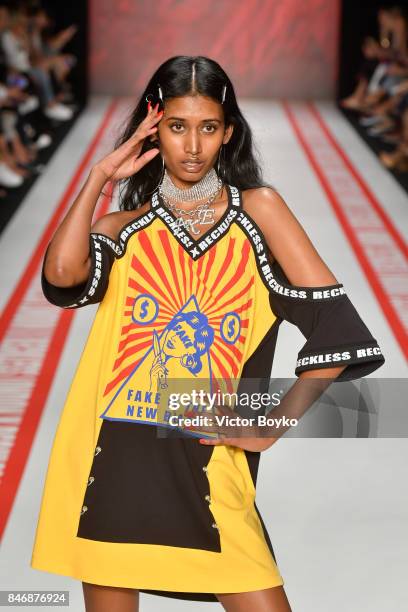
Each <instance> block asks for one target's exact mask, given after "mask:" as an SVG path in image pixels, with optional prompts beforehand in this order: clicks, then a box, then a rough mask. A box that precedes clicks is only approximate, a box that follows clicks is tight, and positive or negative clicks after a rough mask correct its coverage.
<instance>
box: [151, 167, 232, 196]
mask: <svg viewBox="0 0 408 612" xmlns="http://www.w3.org/2000/svg"><path fill="white" fill-rule="evenodd" d="M221 186H222V180H221V179H220V178H219V177H218V175H217V173H216V171H215V170H214V168H211V170H209V171H208V172H207V174H206V175H205V176H203V178H202V179H200V180H199V181H198V182H197V183H195V185H193V186H192V187H188V188H187V189H180V188H179V187H176V185H175V184H174V183H173V181H172V180H171V178H170V176H169V175H168V173H167V169H165V171H164V176H163V180H162V182H161V184H160V186H159V191H160V195H162V196H165V197H166V198H167V200H175V201H176V202H198V201H200V200H204V199H205V198H210V197H211V196H213V195H215V194H216V193H218V191H219V190H220V188H221Z"/></svg>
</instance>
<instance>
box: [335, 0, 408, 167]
mask: <svg viewBox="0 0 408 612" xmlns="http://www.w3.org/2000/svg"><path fill="white" fill-rule="evenodd" d="M377 19H378V30H379V40H376V39H374V38H372V37H367V38H365V39H364V40H363V43H362V52H363V60H362V62H361V64H360V67H359V70H358V73H357V75H356V81H357V83H356V87H355V89H354V91H353V92H352V94H351V95H350V96H348V97H347V98H344V99H342V100H340V104H341V106H342V107H343V108H345V109H348V110H353V111H356V112H357V113H359V114H360V115H361V116H360V118H359V123H360V125H362V126H364V127H365V128H366V129H367V133H368V134H369V135H370V136H372V137H375V138H379V139H380V140H381V141H382V142H384V143H388V144H392V145H394V150H393V151H386V150H383V151H381V152H380V153H379V157H380V159H381V161H382V163H383V164H384V165H385V166H386V167H387V168H392V169H394V170H397V171H400V172H407V171H408V13H407V9H406V8H405V7H404V6H402V5H396V6H386V7H382V8H381V9H379V10H378V13H377Z"/></svg>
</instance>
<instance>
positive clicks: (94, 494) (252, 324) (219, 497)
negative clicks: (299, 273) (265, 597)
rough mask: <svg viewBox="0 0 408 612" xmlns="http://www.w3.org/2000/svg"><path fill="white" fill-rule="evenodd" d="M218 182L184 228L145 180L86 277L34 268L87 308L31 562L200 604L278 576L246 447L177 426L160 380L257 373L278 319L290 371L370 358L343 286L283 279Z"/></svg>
mask: <svg viewBox="0 0 408 612" xmlns="http://www.w3.org/2000/svg"><path fill="white" fill-rule="evenodd" d="M227 191H228V207H227V209H226V211H225V213H224V215H223V216H222V217H221V218H220V220H219V221H218V222H217V223H216V224H215V225H213V226H211V228H210V229H209V230H208V231H207V232H206V233H205V234H204V235H202V236H200V238H199V239H198V240H194V239H193V237H192V236H191V235H190V234H189V233H188V232H187V231H186V230H183V229H181V228H180V227H178V225H177V222H176V219H175V218H174V217H173V216H172V215H171V213H170V212H169V210H168V209H167V208H166V207H165V206H164V203H163V201H162V199H161V197H160V194H159V192H158V190H156V191H155V193H154V194H153V196H152V200H151V207H150V209H149V211H148V212H147V213H145V214H144V215H142V216H139V217H138V218H137V219H136V220H135V221H134V222H132V223H128V224H127V225H126V226H125V227H123V229H122V230H121V232H120V235H119V238H118V242H116V241H114V240H112V239H111V238H109V237H108V236H105V235H104V234H97V233H92V234H91V235H90V250H91V256H92V270H91V273H90V276H89V279H88V280H87V281H86V282H85V283H82V284H80V285H77V286H75V287H69V288H59V287H56V286H53V285H52V284H50V283H49V282H48V281H47V280H46V279H45V276H44V272H43V274H42V288H43V292H44V295H45V296H46V298H47V299H48V300H49V301H50V302H51V303H52V304H55V305H57V306H61V307H63V308H80V307H83V306H86V305H87V304H91V303H97V302H100V304H99V307H98V310H97V312H96V315H95V319H94V321H93V324H92V328H91V330H90V333H89V336H88V339H87V342H86V345H85V347H84V350H83V352H82V355H81V358H80V361H79V363H78V366H77V369H76V372H75V376H74V379H73V381H72V383H71V386H70V389H69V392H68V395H67V397H66V400H65V405H64V408H63V411H62V415H61V418H60V421H59V425H58V428H57V431H56V435H55V439H54V444H53V447H52V451H51V456H50V460H49V465H48V470H47V474H46V480H45V486H44V492H43V498H42V502H41V510H40V515H39V518H38V525H37V531H36V537H35V543H34V548H33V554H32V559H31V567H33V568H35V569H38V570H44V571H47V572H54V573H58V574H63V575H67V576H71V577H73V578H76V579H78V580H82V581H85V582H91V583H94V584H101V585H111V586H119V587H128V588H136V589H139V590H140V591H143V592H149V593H155V594H158V595H165V596H169V597H178V598H182V599H191V600H202V601H217V598H216V596H215V595H214V594H215V593H226V592H243V591H252V590H258V589H265V588H269V587H274V586H277V585H281V584H283V579H282V576H281V574H280V572H279V569H278V566H277V562H276V557H275V554H274V551H273V548H272V544H271V541H270V538H269V535H268V532H267V529H266V527H265V525H264V522H263V520H262V517H261V515H260V512H259V510H258V508H257V506H256V502H255V492H256V490H255V487H256V479H257V472H258V464H259V458H260V453H259V452H252V451H245V450H243V449H241V448H238V447H234V446H228V445H219V446H206V445H202V444H200V443H199V441H198V437H203V436H202V435H199V433H191V434H189V435H180V431H177V428H174V427H173V426H171V425H170V422H171V421H170V416H171V414H172V411H171V410H169V407H168V403H167V400H168V393H169V391H170V390H171V389H172V384H171V383H172V381H173V380H178V381H183V389H188V390H190V388H192V387H193V386H194V385H197V383H202V386H201V387H200V388H205V389H206V390H207V391H209V392H214V390H216V389H219V388H220V387H222V388H225V389H227V390H231V391H232V390H234V389H236V381H239V380H244V379H246V378H248V379H249V378H257V379H266V380H269V378H270V373H271V367H272V361H273V355H274V350H275V344H276V339H277V332H278V327H279V325H280V323H281V322H282V320H283V319H285V320H288V321H290V322H292V323H293V324H295V325H297V326H298V327H299V329H300V330H301V331H302V332H303V334H304V335H305V337H306V343H305V345H304V346H303V348H302V349H301V351H300V353H299V355H298V359H297V362H296V366H295V374H296V375H299V373H300V372H302V371H304V370H308V369H315V368H322V367H333V365H339V364H347V368H346V369H345V370H344V371H343V372H342V374H341V376H340V377H339V378H338V379H337V380H350V379H353V378H359V377H361V376H365V375H367V374H369V373H370V372H372V371H374V370H375V369H376V368H378V367H379V366H380V365H382V363H383V362H384V357H383V356H382V354H381V350H380V348H379V347H378V344H377V342H376V340H375V339H374V338H373V336H372V335H371V333H370V332H369V330H368V329H367V327H366V326H365V324H364V323H363V321H362V320H361V318H360V317H359V315H358V313H357V312H356V310H355V308H354V306H353V305H352V303H351V302H350V300H349V298H348V297H347V295H346V293H345V291H344V288H343V285H341V284H336V285H331V286H327V287H295V286H293V285H291V284H290V283H289V281H288V279H287V278H286V277H285V275H284V273H283V271H282V269H281V268H280V266H279V265H278V263H277V262H276V261H273V259H272V256H271V253H270V252H269V250H268V247H267V244H266V242H265V239H264V236H263V235H262V233H261V231H260V229H259V227H258V226H257V225H256V223H255V222H254V221H253V220H252V219H251V218H250V217H249V215H248V214H247V213H246V212H244V210H243V208H242V194H241V192H240V191H239V190H238V189H237V188H236V187H234V186H232V185H227ZM234 381H235V383H234ZM179 390H180V389H179ZM159 432H162V433H163V432H164V434H163V435H159ZM172 432H175V433H176V434H177V435H173V433H172ZM207 435H208V434H207Z"/></svg>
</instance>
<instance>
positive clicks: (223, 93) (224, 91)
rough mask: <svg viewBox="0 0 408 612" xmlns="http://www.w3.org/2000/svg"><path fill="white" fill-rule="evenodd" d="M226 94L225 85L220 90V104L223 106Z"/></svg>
mask: <svg viewBox="0 0 408 612" xmlns="http://www.w3.org/2000/svg"><path fill="white" fill-rule="evenodd" d="M226 92H227V85H226V84H225V85H224V87H223V88H222V100H221V104H224V101H225V94H226Z"/></svg>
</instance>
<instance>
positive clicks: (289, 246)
mask: <svg viewBox="0 0 408 612" xmlns="http://www.w3.org/2000/svg"><path fill="white" fill-rule="evenodd" d="M247 193H248V196H247V197H245V198H244V205H243V208H244V212H245V213H247V214H248V216H249V217H250V218H251V219H252V220H253V221H255V223H256V225H257V226H258V228H259V229H260V230H261V232H262V234H263V237H261V238H263V241H264V244H263V246H264V248H265V250H267V251H269V263H268V264H267V265H266V266H265V270H264V271H265V274H266V276H267V277H268V278H269V279H270V304H271V308H272V310H273V312H274V313H275V314H276V315H277V316H278V317H280V318H281V319H285V320H287V321H289V322H290V323H292V324H294V325H296V326H297V327H298V328H299V329H300V331H301V332H302V333H303V335H304V336H305V338H306V342H305V344H304V346H303V347H302V348H301V350H300V351H299V354H298V359H297V362H296V367H295V374H296V376H297V377H298V378H299V379H301V380H298V381H296V383H295V385H294V386H293V387H292V388H291V389H290V390H289V392H288V393H287V394H286V396H285V398H283V400H285V401H284V402H283V404H282V406H281V407H280V408H282V410H288V409H289V412H290V414H291V415H293V416H294V412H296V414H300V415H301V414H303V413H304V412H305V411H306V410H307V409H308V408H309V407H310V405H312V404H313V402H314V401H316V399H318V397H320V395H321V394H322V393H323V391H324V390H325V389H326V388H327V387H328V386H329V385H330V384H331V382H333V381H336V380H337V381H340V380H353V379H357V378H361V377H362V376H366V375H367V374H369V373H371V372H373V371H374V370H376V369H377V368H379V367H380V366H381V365H382V364H383V363H384V357H383V355H382V352H381V349H380V347H379V346H378V343H377V341H376V339H375V338H374V337H373V336H372V334H371V332H370V331H369V329H368V328H367V326H366V325H365V323H364V322H363V321H362V319H361V318H360V316H359V314H358V312H357V310H356V309H355V307H354V306H353V304H352V302H351V301H350V299H349V297H348V296H347V294H346V292H345V290H344V287H343V285H342V284H341V283H339V282H338V281H337V279H336V277H335V276H334V274H333V273H332V272H331V270H330V269H329V268H328V266H327V265H326V264H325V262H324V261H323V259H322V258H321V257H320V255H319V253H318V252H317V250H316V249H315V247H314V245H313V244H312V242H311V240H310V239H309V237H308V235H307V233H306V232H305V230H304V228H303V227H302V225H301V224H300V222H299V221H298V220H297V218H296V217H295V215H294V214H293V213H292V211H291V210H290V208H289V207H288V205H287V204H286V202H285V201H284V200H283V198H282V197H281V196H280V195H279V194H278V193H277V192H275V191H273V190H272V189H270V188H267V187H265V188H261V189H253V190H250V191H249V192H247ZM306 378H307V379H316V380H314V381H310V382H308V383H306V382H303V379H306ZM322 379H326V380H322ZM301 382H303V387H302V385H301V384H298V383H301ZM293 411H294V412H293ZM302 411H303V412H302ZM274 414H275V410H274ZM281 433H283V431H282V432H280V434H281ZM279 437H280V436H279ZM277 439H278V438H272V437H271V438H269V439H265V438H264V439H262V438H259V439H257V438H254V439H252V440H251V441H250V439H247V440H245V439H244V438H242V439H241V442H239V441H238V440H237V441H236V445H237V446H242V447H243V448H247V449H248V450H265V449H266V448H268V447H269V446H271V444H273V443H274V442H275V441H276V440H277ZM230 440H231V439H230ZM214 442H215V443H219V442H221V443H222V442H223V440H216V441H214ZM224 442H226V440H225V439H224ZM209 443H210V444H211V443H213V441H212V440H211V441H209ZM230 443H232V442H230Z"/></svg>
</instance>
